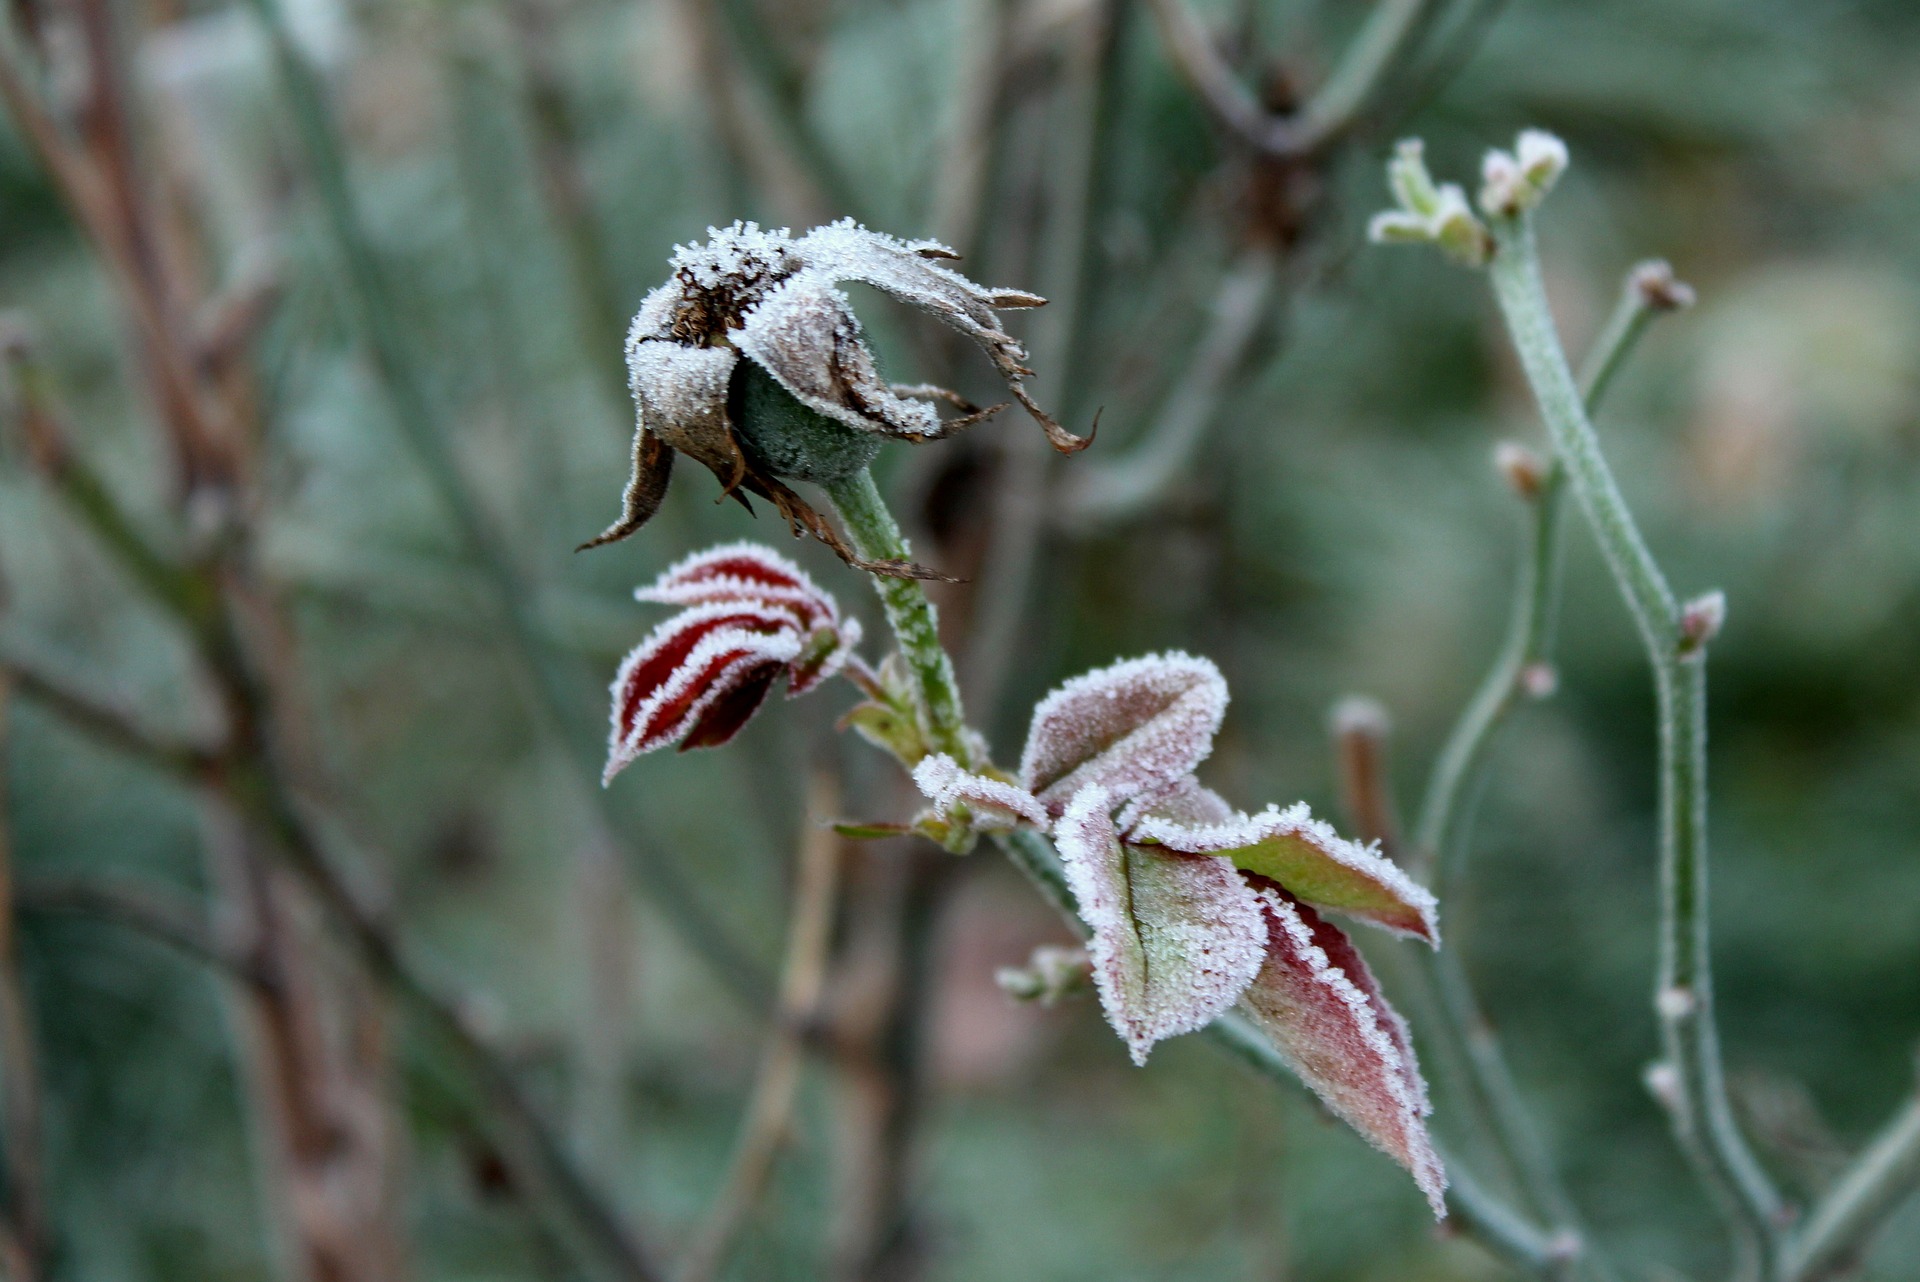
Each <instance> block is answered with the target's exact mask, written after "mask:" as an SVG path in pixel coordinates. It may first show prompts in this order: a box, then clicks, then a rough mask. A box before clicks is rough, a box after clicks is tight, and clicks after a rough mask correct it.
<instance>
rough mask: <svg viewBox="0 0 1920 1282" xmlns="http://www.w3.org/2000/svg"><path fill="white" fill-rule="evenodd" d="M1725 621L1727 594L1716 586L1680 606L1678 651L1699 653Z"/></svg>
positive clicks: (1717, 633) (1690, 653) (1716, 634)
mask: <svg viewBox="0 0 1920 1282" xmlns="http://www.w3.org/2000/svg"><path fill="white" fill-rule="evenodd" d="M1726 621H1727V594H1726V593H1724V592H1722V591H1720V590H1719V589H1718V588H1716V589H1714V590H1713V591H1712V592H1706V593H1702V594H1701V595H1700V596H1697V597H1695V598H1694V599H1693V600H1691V601H1689V602H1687V603H1686V604H1685V605H1683V606H1681V607H1680V653H1681V654H1682V655H1683V656H1684V655H1695V654H1699V653H1700V652H1701V651H1702V650H1704V649H1706V647H1707V643H1708V642H1709V641H1711V640H1713V639H1714V638H1715V637H1717V636H1719V635H1720V629H1721V627H1722V626H1724V625H1725V623H1726Z"/></svg>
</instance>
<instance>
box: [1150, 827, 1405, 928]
mask: <svg viewBox="0 0 1920 1282" xmlns="http://www.w3.org/2000/svg"><path fill="white" fill-rule="evenodd" d="M1147 804H1151V803H1150V802H1148V803H1147ZM1143 808H1144V807H1143V806H1136V807H1129V808H1128V810H1127V812H1126V813H1125V814H1123V815H1121V818H1120V825H1121V827H1122V828H1123V829H1125V830H1126V831H1127V832H1128V834H1129V835H1130V836H1132V837H1134V838H1136V839H1138V840H1140V841H1150V842H1158V843H1159V844H1161V845H1163V846H1167V847H1169V848H1170V849H1173V850H1182V851H1186V852H1188V853H1189V854H1200V855H1218V854H1226V853H1228V852H1231V851H1235V850H1243V849H1245V848H1246V847H1248V846H1253V845H1258V844H1259V843H1260V842H1262V841H1270V840H1272V839H1274V838H1277V837H1293V836H1299V837H1304V838H1305V839H1306V840H1307V842H1308V844H1309V845H1311V846H1313V848H1314V849H1316V850H1318V851H1319V852H1320V853H1321V854H1323V855H1325V856H1326V857H1327V858H1328V859H1329V860H1331V861H1332V862H1334V863H1336V864H1339V865H1340V866H1341V867H1343V868H1347V869H1350V870H1351V871H1353V872H1356V873H1359V874H1361V875H1362V876H1364V877H1367V878H1369V879H1371V880H1373V881H1376V882H1379V883H1380V884H1381V885H1382V886H1383V887H1385V888H1386V889H1387V891H1388V892H1390V893H1391V894H1392V895H1394V897H1396V898H1397V899H1399V900H1400V901H1401V902H1402V903H1404V904H1406V905H1407V906H1408V907H1409V908H1411V909H1413V910H1414V911H1415V912H1416V913H1418V914H1419V916H1420V920H1421V921H1422V922H1423V923H1424V924H1425V926H1426V933H1425V934H1421V933H1420V932H1418V931H1409V930H1401V929H1398V928H1396V927H1394V926H1391V925H1389V924H1387V923H1385V922H1381V921H1377V920H1375V919H1373V918H1371V917H1368V918H1366V920H1367V921H1368V922H1369V924H1372V925H1376V926H1379V927H1380V928H1381V929H1383V930H1387V931H1391V932H1392V933H1394V934H1396V935H1404V936H1407V937H1409V938H1413V939H1421V940H1425V941H1427V942H1429V943H1431V944H1432V945H1433V946H1434V947H1435V948H1438V947H1439V946H1440V923H1439V921H1438V908H1439V903H1438V901H1437V900H1435V899H1434V897H1433V892H1432V891H1430V890H1428V889H1427V888H1426V887H1425V886H1422V885H1421V884H1420V883H1419V882H1417V881H1415V880H1414V879H1413V878H1411V877H1409V876H1407V874H1406V872H1405V871H1404V870H1403V869H1402V868H1401V867H1400V865H1399V864H1396V863H1394V862H1393V861H1392V860H1391V859H1388V858H1387V857H1386V856H1384V855H1382V854H1381V853H1380V849H1379V847H1378V845H1375V844H1369V845H1365V846H1363V845H1361V844H1359V843H1358V842H1353V841H1348V840H1347V839H1346V838H1345V837H1342V836H1341V835H1340V834H1339V832H1338V831H1337V830H1335V828H1334V826H1333V825H1332V824H1330V823H1328V822H1326V821H1325V820H1324V819H1316V818H1314V815H1313V812H1312V811H1311V810H1310V809H1308V807H1307V803H1306V802H1304V801H1296V802H1294V803H1293V804H1292V805H1291V806H1288V807H1287V808H1286V809H1285V810H1282V809H1280V808H1279V807H1278V806H1268V807H1267V808H1266V809H1265V810H1263V811H1261V812H1260V813H1259V814H1256V815H1249V814H1235V815H1234V817H1233V818H1232V819H1229V820H1227V821H1226V822H1224V823H1218V824H1206V825H1190V824H1183V823H1179V822H1177V821H1174V820H1170V819H1161V818H1157V817H1155V816H1153V815H1150V814H1136V813H1135V811H1136V810H1139V809H1143ZM1302 897H1303V898H1305V896H1302ZM1335 911H1339V910H1338V909H1336V910H1335Z"/></svg>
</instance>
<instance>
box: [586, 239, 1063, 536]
mask: <svg viewBox="0 0 1920 1282" xmlns="http://www.w3.org/2000/svg"><path fill="white" fill-rule="evenodd" d="M953 257H955V255H954V253H953V252H952V251H951V250H949V249H946V248H945V247H944V246H941V245H939V244H937V243H935V242H933V241H902V240H896V239H895V238H894V237H891V236H886V235H882V234H881V233H879V232H873V231H868V230H867V229H866V228H864V227H861V226H858V225H857V224H855V223H854V222H853V221H852V220H850V219H849V220H844V221H841V222H837V223H834V224H832V225H830V226H827V227H819V228H815V229H814V230H813V231H810V232H808V233H807V234H805V235H803V236H799V237H796V236H794V235H793V234H792V233H791V232H789V231H787V230H786V229H784V228H782V229H779V230H766V231H763V230H761V229H760V227H759V226H757V225H756V224H754V223H734V224H733V225H732V226H730V227H727V228H724V229H720V228H710V229H709V232H708V240H707V242H706V243H705V244H700V245H682V246H679V247H677V248H676V249H675V251H674V255H673V264H672V265H673V276H672V278H671V279H670V280H668V281H667V283H665V284H664V285H661V286H660V287H659V288H657V289H655V290H654V291H653V292H652V293H650V294H648V295H647V297H646V299H645V300H644V301H643V302H642V303H641V305H640V310H639V313H638V314H637V315H636V316H635V317H634V318H633V326H632V328H631V329H630V330H629V331H628V334H627V370H628V386H629V388H630V389H631V390H632V392H633V398H634V404H635V407H636V409H637V411H638V415H639V421H638V424H637V427H636V429H635V433H634V452H633V474H632V478H631V480H629V482H628V484H627V489H626V494H625V498H624V501H623V503H622V511H621V515H620V519H619V520H618V521H616V522H615V523H614V524H613V525H611V526H609V527H608V528H607V529H606V530H605V531H604V532H603V533H601V534H600V535H599V536H597V537H596V538H594V539H592V540H591V541H589V542H588V543H586V544H584V545H583V547H598V546H600V545H602V544H605V543H612V542H615V541H617V540H619V539H623V538H625V537H627V536H628V535H629V534H632V533H633V532H634V531H635V530H638V529H639V528H640V527H641V526H642V525H644V524H646V522H647V520H648V519H649V518H651V517H652V515H653V514H654V512H655V511H656V510H658V508H659V506H660V502H661V500H662V499H663V498H664V497H665V494H666V490H667V481H668V478H669V476H670V474H671V471H672V466H673V456H674V454H675V453H680V454H685V455H688V456H689V457H691V458H693V459H696V460H697V461H699V462H700V463H702V464H704V465H705V466H706V467H707V468H708V469H709V470H711V471H712V472H713V474H714V475H715V476H716V477H718V478H719V481H720V484H721V486H722V496H723V497H725V496H726V495H732V496H734V497H735V498H737V499H739V500H740V502H741V503H742V504H747V497H746V496H747V495H748V494H757V495H759V496H760V497H762V498H764V499H766V500H768V501H769V502H771V503H772V504H773V505H774V506H775V508H776V509H778V510H779V512H780V514H781V516H783V517H785V518H786V520H787V522H788V524H789V525H790V526H791V527H792V529H793V531H794V533H795V534H800V533H802V532H805V533H811V534H813V535H814V536H815V537H817V538H819V539H820V540H821V541H822V542H824V543H826V544H827V545H828V546H829V547H832V548H833V549H834V551H835V552H837V553H838V554H839V555H840V556H841V557H842V558H844V559H845V560H847V561H848V562H849V563H851V564H855V565H860V566H863V567H864V568H867V569H875V570H879V571H881V572H888V573H902V572H905V571H904V567H899V566H893V565H891V564H889V565H884V566H882V565H875V564H871V563H867V562H863V561H861V560H860V559H859V557H858V556H857V555H856V554H855V553H854V552H853V550H852V548H851V547H849V546H848V545H847V543H846V542H845V540H843V539H842V538H841V537H840V535H839V533H838V532H837V531H836V530H835V529H834V528H833V527H832V526H831V525H830V524H829V523H828V522H827V521H826V519H825V518H824V517H822V516H821V515H820V514H819V513H818V512H816V511H815V510H814V509H813V508H812V507H810V506H809V505H808V504H807V503H806V501H805V500H803V499H802V498H801V497H800V496H799V495H798V494H796V493H795V492H794V491H793V490H792V489H790V488H789V487H788V486H787V485H786V484H784V482H783V481H782V479H781V478H782V477H786V478H797V479H800V480H805V481H813V482H819V483H823V484H824V483H827V482H831V481H835V480H839V479H843V478H845V477H846V476H849V475H852V474H853V473H854V472H856V471H858V470H859V469H860V468H864V467H865V466H866V465H867V464H868V463H869V462H870V461H871V460H872V458H873V452H874V450H876V449H877V448H878V445H879V442H880V441H881V440H885V439H894V440H906V441H927V440H933V439H935V438H938V437H941V436H944V435H947V434H948V433H951V432H953V431H955V430H957V429H959V428H962V427H965V426H967V425H968V424H970V423H974V422H977V421H979V420H980V419H982V418H984V417H986V416H987V415H988V414H991V413H992V412H993V410H979V409H975V408H974V407H973V406H971V405H968V404H966V403H965V402H964V401H963V400H961V398H960V397H959V396H957V395H956V394H954V393H952V392H948V391H945V390H944V389H941V388H936V387H927V386H914V387H902V386H896V385H894V384H891V383H888V382H887V381H886V380H885V379H884V378H882V377H881V375H880V372H879V368H878V367H877V365H876V364H875V362H874V359H873V353H872V352H871V351H870V350H869V349H868V347H867V345H866V341H865V339H864V338H862V337H861V329H860V320H859V318H858V317H857V316H855V315H854V313H853V309H852V307H851V305H850V304H849V302H848V299H847V296H846V295H845V294H844V293H843V292H842V291H841V290H840V288H839V287H840V285H841V284H842V283H844V282H847V281H857V282H860V283H863V284H867V285H871V286H873V287H874V288H876V289H878V290H880V291H881V292H883V293H886V294H889V295H891V296H892V297H894V298H896V299H898V300H900V301H901V302H903V303H906V304H908V305H909V306H912V307H916V308H918V309H920V310H921V311H924V312H927V313H929V314H931V315H933V316H934V317H936V318H937V319H939V320H940V321H942V322H943V323H945V324H946V325H948V326H950V327H951V328H953V329H955V330H958V331H959V332H960V333H962V334H964V335H966V337H968V338H969V339H971V340H972V341H973V342H974V343H975V344H976V345H977V346H979V348H980V349H981V350H982V351H983V352H985V353H986V355H987V357H988V359H989V360H991V361H992V362H993V365H994V368H995V369H996V370H997V371H998V372H999V374H1000V376H1001V378H1002V379H1003V380H1004V381H1005V383H1006V385H1007V390H1008V391H1009V392H1010V393H1012V395H1013V397H1014V399H1016V400H1018V401H1019V402H1020V403H1021V404H1022V405H1023V406H1025V407H1026V409H1027V411H1028V413H1030V414H1031V415H1032V416H1033V417H1034V419H1035V420H1036V421H1037V422H1038V423H1039V424H1040V426H1041V427H1042V429H1043V430H1045V432H1046V433H1047V438H1048V439H1049V440H1050V441H1052V442H1053V445H1054V447H1055V448H1056V449H1059V450H1061V451H1063V452H1071V451H1073V450H1077V449H1080V448H1082V447H1083V446H1085V445H1086V444H1087V443H1088V440H1087V439H1085V438H1082V437H1078V436H1075V435H1074V434H1073V433H1071V432H1068V431H1067V430H1066V429H1065V428H1063V427H1061V426H1060V424H1059V423H1057V422H1055V421H1054V420H1053V419H1052V418H1051V417H1049V416H1048V415H1047V414H1046V413H1045V412H1044V411H1043V410H1041V408H1040V407H1039V405H1037V404H1036V403H1035V402H1034V400H1033V398H1032V396H1031V395H1030V394H1029V393H1028V392H1027V390H1026V386H1025V382H1024V380H1025V379H1026V378H1027V377H1028V376H1029V375H1030V374H1031V373H1032V371H1031V370H1029V369H1027V368H1026V366H1025V364H1024V363H1023V362H1024V361H1025V360H1026V351H1025V350H1024V349H1023V348H1022V347H1021V345H1020V344H1019V342H1018V341H1016V340H1015V339H1014V338H1013V337H1012V336H1011V335H1009V334H1008V333H1006V331H1005V330H1003V329H1002V328H1001V327H1000V321H999V317H998V316H997V315H996V311H997V309H1004V308H1020V307H1037V306H1039V305H1041V304H1042V303H1043V302H1045V301H1046V300H1045V299H1042V298H1040V297H1038V296H1037V295H1034V294H1028V293H1025V292H1023V291H1020V290H1013V289H990V288H988V287H986V286H983V285H977V284H975V283H974V282H972V281H970V280H968V279H967V278H966V277H964V276H962V275H960V274H959V273H958V272H956V271H953V270H951V269H950V268H947V267H943V266H941V265H940V264H939V263H938V262H937V261H935V260H938V259H951V258H953ZM743 356H744V357H745V358H746V359H745V360H744V361H743V360H741V357H743ZM934 400H944V401H947V402H949V403H952V404H954V405H957V406H959V407H960V410H961V415H960V417H958V418H954V419H948V420H944V421H943V420H942V419H941V418H940V415H939V413H938V412H937V410H936V409H935V408H934V405H933V404H932V402H933V401H934ZM748 510H749V511H751V510H752V509H751V505H750V504H748Z"/></svg>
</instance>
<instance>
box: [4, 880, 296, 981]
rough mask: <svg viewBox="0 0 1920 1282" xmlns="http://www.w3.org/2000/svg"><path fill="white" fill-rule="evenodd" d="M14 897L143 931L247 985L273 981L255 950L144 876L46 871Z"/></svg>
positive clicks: (22, 904) (26, 908) (51, 911)
mask: <svg viewBox="0 0 1920 1282" xmlns="http://www.w3.org/2000/svg"><path fill="white" fill-rule="evenodd" d="M14 901H15V903H16V904H17V905H18V906H19V908H20V910H21V911H22V912H29V913H38V914H41V915H55V914H65V915H72V916H76V917H88V918H92V919H94V920H97V921H102V922H106V923H108V924H110V925H114V926H118V927H120V928H122V929H124V930H129V931H132V932H133V933H134V934H137V935H144V936H145V937H147V938H148V939H151V940H153V941H154V942H156V943H159V944H163V945H165V946H166V947H168V948H170V949H173V950H174V951H175V952H178V953H181V954H184V955H185V956H187V957H190V958H192V959H193V960H194V961H197V962H201V963H203V964H204V965H206V966H208V967H211V968H212V969H213V970H216V971H218V972H220V973H221V974H223V975H226V976H227V977H228V978H230V979H233V980H235V981H237V982H239V983H241V984H245V985H247V986H249V987H256V988H257V987H262V986H266V985H270V984H272V983H273V982H274V979H273V976H272V975H271V974H270V973H269V972H268V971H267V970H266V969H264V968H263V967H261V966H260V965H259V962H258V959H257V958H256V957H255V956H254V955H253V954H252V953H250V952H248V951H246V950H245V949H241V948H235V947H233V946H232V945H230V944H228V943H227V942H225V941H224V940H222V939H221V938H220V936H219V935H218V934H217V933H216V932H215V931H214V929H213V927H212V925H211V924H210V923H209V922H208V921H207V919H206V914H204V913H202V912H201V911H200V909H199V907H198V906H197V905H195V904H194V903H192V902H191V901H190V900H188V899H187V898H186V897H185V896H184V895H179V894H176V893H175V892H173V891H170V890H167V889H166V888H164V887H161V886H158V885H154V884H151V883H149V882H146V881H145V880H144V879H139V880H136V879H133V878H125V877H94V876H69V875H51V874H42V875H38V876H34V877H30V878H22V879H21V881H20V883H19V885H18V887H17V888H16V889H15V892H14Z"/></svg>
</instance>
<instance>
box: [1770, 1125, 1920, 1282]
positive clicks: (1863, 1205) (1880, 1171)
mask: <svg viewBox="0 0 1920 1282" xmlns="http://www.w3.org/2000/svg"><path fill="white" fill-rule="evenodd" d="M1916 1189H1920V1097H1917V1098H1914V1099H1909V1100H1908V1101H1907V1102H1906V1104H1905V1105H1904V1106H1903V1107H1902V1108H1901V1109H1900V1111H1899V1112H1898V1113H1897V1114H1895V1115H1894V1118H1893V1120H1892V1121H1890V1122H1888V1123H1887V1125H1886V1128H1885V1129H1884V1130H1882V1131H1881V1132H1880V1134H1879V1135H1877V1136H1876V1137H1874V1140H1873V1142H1872V1143H1870V1144H1868V1145H1867V1147H1866V1148H1865V1149H1864V1150H1862V1152H1861V1153H1860V1156H1859V1157H1857V1158H1855V1159H1854V1162H1853V1165H1852V1166H1851V1167H1849V1168H1848V1169H1847V1171H1846V1173H1845V1174H1843V1175H1842V1176H1841V1177H1840V1178H1839V1180H1837V1181H1836V1182H1835V1183H1834V1185H1833V1187H1832V1188H1830V1189H1828V1190H1827V1193H1826V1195H1825V1196H1824V1197H1822V1198H1821V1199H1820V1200H1819V1201H1818V1202H1816V1203H1814V1205H1813V1209H1812V1210H1811V1211H1810V1212H1809V1213H1808V1214H1807V1218H1806V1221H1805V1223H1804V1225H1803V1226H1802V1227H1801V1228H1800V1229H1799V1231H1798V1232H1796V1233H1795V1234H1794V1235H1793V1238H1792V1240H1791V1242H1790V1243H1789V1245H1788V1247H1787V1252H1786V1262H1785V1267H1784V1269H1783V1275H1784V1277H1785V1278H1786V1280H1787V1282H1818V1280H1819V1279H1822V1278H1827V1277H1831V1276H1833V1275H1835V1274H1837V1273H1841V1272H1845V1271H1847V1270H1848V1269H1849V1268H1850V1267H1852V1266H1853V1265H1854V1264H1856V1263H1857V1257H1858V1255H1859V1253H1860V1252H1861V1251H1863V1250H1864V1249H1865V1247H1866V1244H1867V1243H1868V1241H1869V1240H1870V1239H1871V1238H1872V1236H1873V1234H1874V1233H1875V1232H1876V1231H1877V1230H1878V1229H1879V1228H1880V1227H1881V1225H1883V1224H1885V1223H1886V1221H1887V1218H1888V1217H1889V1216H1891V1215H1892V1214H1893V1213H1894V1212H1895V1211H1896V1210H1898V1209H1899V1208H1900V1206H1901V1204H1902V1203H1903V1202H1905V1201H1906V1200H1907V1199H1908V1198H1909V1197H1911V1196H1912V1195H1913V1193H1914V1191H1915V1190H1916Z"/></svg>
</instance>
